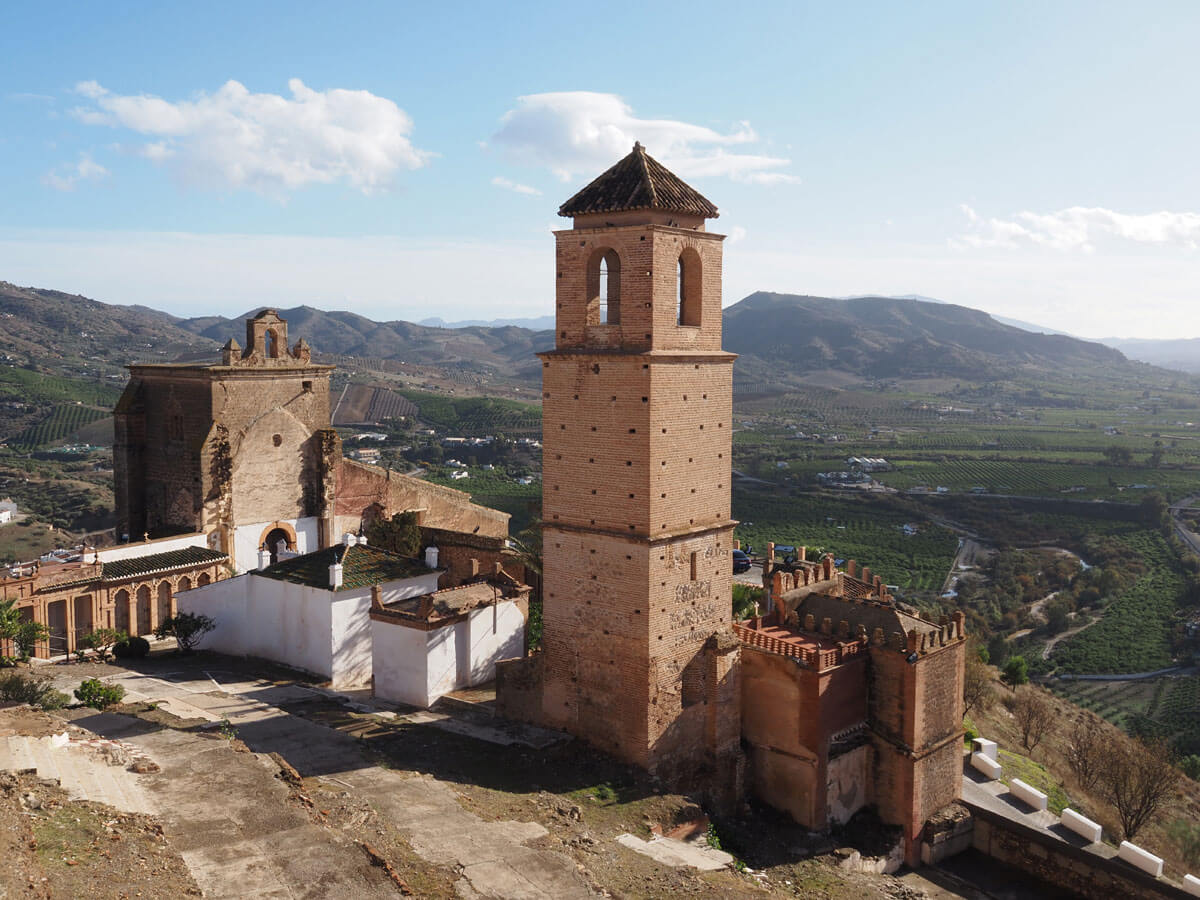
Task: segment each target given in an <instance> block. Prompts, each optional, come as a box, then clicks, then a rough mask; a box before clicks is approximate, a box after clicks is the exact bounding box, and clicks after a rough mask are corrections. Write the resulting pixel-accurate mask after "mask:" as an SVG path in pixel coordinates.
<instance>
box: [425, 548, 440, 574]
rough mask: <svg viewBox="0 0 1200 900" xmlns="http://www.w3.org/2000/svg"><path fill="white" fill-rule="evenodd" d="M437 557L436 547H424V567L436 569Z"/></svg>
mask: <svg viewBox="0 0 1200 900" xmlns="http://www.w3.org/2000/svg"><path fill="white" fill-rule="evenodd" d="M437 558H438V548H437V547H426V548H425V566H426V568H429V569H436V568H437Z"/></svg>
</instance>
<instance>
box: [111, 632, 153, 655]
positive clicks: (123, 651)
mask: <svg viewBox="0 0 1200 900" xmlns="http://www.w3.org/2000/svg"><path fill="white" fill-rule="evenodd" d="M112 653H113V656H115V657H116V658H117V659H145V658H146V656H147V655H148V654H149V653H150V642H149V641H148V640H146V639H145V638H144V637H137V636H136V635H135V636H134V637H128V638H125V640H123V641H118V642H117V643H115V644H113V648H112Z"/></svg>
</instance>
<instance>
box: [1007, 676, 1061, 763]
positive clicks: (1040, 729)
mask: <svg viewBox="0 0 1200 900" xmlns="http://www.w3.org/2000/svg"><path fill="white" fill-rule="evenodd" d="M1012 713H1013V718H1014V719H1016V721H1017V728H1019V729H1020V731H1021V745H1022V746H1023V747H1024V748H1025V749H1026V750H1030V751H1032V750H1033V748H1034V747H1036V746H1037V745H1038V744H1040V743H1041V742H1042V738H1044V737H1045V736H1046V732H1047V731H1049V730H1050V728H1051V726H1053V724H1054V707H1053V706H1051V705H1050V703H1049V702H1048V701H1047V700H1046V698H1045V697H1044V696H1042V693H1041V691H1040V690H1038V689H1037V688H1034V687H1029V688H1026V689H1025V690H1023V691H1021V693H1019V694H1017V696H1016V697H1015V698H1014V699H1013V703H1012Z"/></svg>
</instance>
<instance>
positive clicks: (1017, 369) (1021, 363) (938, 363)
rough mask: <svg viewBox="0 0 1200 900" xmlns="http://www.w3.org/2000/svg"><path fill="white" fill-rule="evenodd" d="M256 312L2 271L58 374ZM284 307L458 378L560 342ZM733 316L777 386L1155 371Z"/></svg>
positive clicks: (836, 305)
mask: <svg viewBox="0 0 1200 900" xmlns="http://www.w3.org/2000/svg"><path fill="white" fill-rule="evenodd" d="M256 311H257V308H255V309H252V310H247V312H246V314H244V315H243V316H238V317H234V318H226V317H223V316H205V317H198V318H191V319H179V318H176V317H174V316H171V315H168V314H167V313H163V312H158V311H156V310H152V309H147V308H145V307H135V306H116V305H111V304H106V303H101V302H98V301H95V300H90V299H88V298H86V297H79V296H72V295H68V294H63V293H59V292H57V291H50V290H42V289H37V288H20V287H16V286H14V285H11V284H7V283H4V282H0V350H3V351H4V352H6V353H8V354H9V356H10V359H11V361H12V362H15V363H16V364H17V365H25V366H29V365H32V366H34V367H35V368H39V367H40V368H41V369H42V370H43V371H49V372H51V373H53V374H58V375H64V374H65V375H68V376H73V377H79V376H82V377H84V378H92V379H96V378H105V377H109V376H112V375H114V374H116V375H118V376H119V375H120V374H121V368H120V367H121V366H123V365H125V364H127V363H128V362H130V361H154V360H158V361H168V360H174V359H179V358H187V359H211V358H212V356H213V355H214V354H215V352H216V349H217V347H218V346H219V345H220V344H222V343H224V342H225V341H226V340H228V339H229V338H230V337H237V338H239V340H240V338H241V335H242V334H243V329H244V324H243V321H244V318H245V317H246V316H248V315H251V314H252V313H254V312H256ZM280 314H281V315H282V316H283V317H284V318H286V319H287V320H288V322H289V325H290V328H291V334H292V335H293V337H297V338H298V337H304V338H306V339H307V340H308V342H309V343H310V344H311V345H312V346H313V348H314V350H316V351H317V352H318V353H323V354H329V355H332V356H335V357H336V356H353V357H360V358H373V359H377V360H388V361H392V362H394V363H397V364H398V363H400V362H403V363H405V364H407V365H409V366H421V367H429V368H434V369H437V370H442V371H441V372H440V374H441V375H442V376H444V377H445V378H446V379H447V380H450V381H453V380H456V379H461V380H463V381H471V380H475V381H480V382H482V381H486V380H488V379H494V378H501V379H508V380H511V381H512V382H514V383H516V384H520V385H522V388H523V389H524V388H526V387H528V388H533V387H535V386H536V384H537V381H538V378H539V374H540V366H539V364H538V361H537V359H536V357H535V356H534V354H535V353H537V352H538V351H540V350H545V349H548V348H549V347H550V346H552V344H553V332H552V331H532V330H530V329H527V328H521V327H517V326H515V325H506V326H502V327H487V326H479V325H476V326H470V327H457V328H450V327H447V328H441V327H432V326H428V325H418V324H414V323H412V322H405V321H389V322H376V321H373V320H371V319H369V318H367V317H365V316H362V315H358V314H357V313H353V312H347V311H324V310H319V309H314V308H312V307H309V306H298V307H294V308H291V309H281V310H280ZM724 326H725V346H726V348H727V349H729V350H732V351H734V352H735V353H738V354H739V359H738V362H737V366H736V369H735V378H736V379H737V380H738V381H739V382H741V383H742V384H754V385H758V386H764V387H766V388H768V389H770V388H773V387H776V388H787V387H789V386H795V385H797V384H803V383H809V384H813V383H818V384H820V383H824V384H830V385H838V384H846V383H859V384H861V383H863V382H868V381H896V380H915V379H929V378H934V379H937V378H942V379H955V380H963V381H975V382H978V381H981V380H988V381H993V380H1003V379H1014V378H1018V377H1019V378H1022V379H1025V380H1029V379H1030V378H1032V379H1035V380H1036V379H1037V378H1039V377H1042V376H1050V377H1053V378H1057V377H1059V376H1061V375H1063V374H1068V375H1076V374H1090V373H1095V372H1103V373H1104V374H1105V376H1106V377H1108V378H1118V379H1128V380H1129V381H1130V382H1134V381H1137V380H1138V379H1139V377H1144V376H1146V375H1147V374H1148V373H1149V372H1151V371H1152V370H1149V369H1148V368H1147V367H1146V366H1145V365H1143V364H1140V363H1132V362H1130V361H1129V360H1128V359H1126V358H1125V356H1124V355H1122V353H1121V352H1120V351H1118V350H1115V349H1113V348H1111V347H1106V346H1104V345H1102V344H1099V343H1093V342H1089V341H1083V340H1079V339H1076V338H1072V337H1069V336H1066V335H1056V334H1034V333H1031V332H1028V331H1024V330H1022V329H1020V328H1017V327H1014V326H1012V325H1007V324H1004V323H1002V322H1000V321H997V320H996V319H995V318H993V317H992V316H990V315H988V314H987V313H983V312H980V311H978V310H973V309H968V308H966V307H962V306H956V305H953V304H948V303H939V302H933V301H927V300H921V299H916V298H908V297H899V298H887V297H854V298H849V299H842V300H837V299H830V298H825V297H810V296H801V295H794V294H775V293H766V292H759V293H755V294H751V295H750V296H749V297H746V298H745V299H744V300H742V301H740V302H738V303H736V304H734V305H733V306H731V307H729V308H728V309H726V310H725V312H724ZM1155 374H1157V375H1165V374H1166V373H1163V372H1157V373H1155Z"/></svg>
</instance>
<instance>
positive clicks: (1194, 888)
mask: <svg viewBox="0 0 1200 900" xmlns="http://www.w3.org/2000/svg"><path fill="white" fill-rule="evenodd" d="M1183 889H1184V890H1185V891H1187V892H1188V893H1189V894H1191V895H1192V896H1193V897H1200V878H1197V877H1196V876H1195V875H1184V876H1183Z"/></svg>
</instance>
